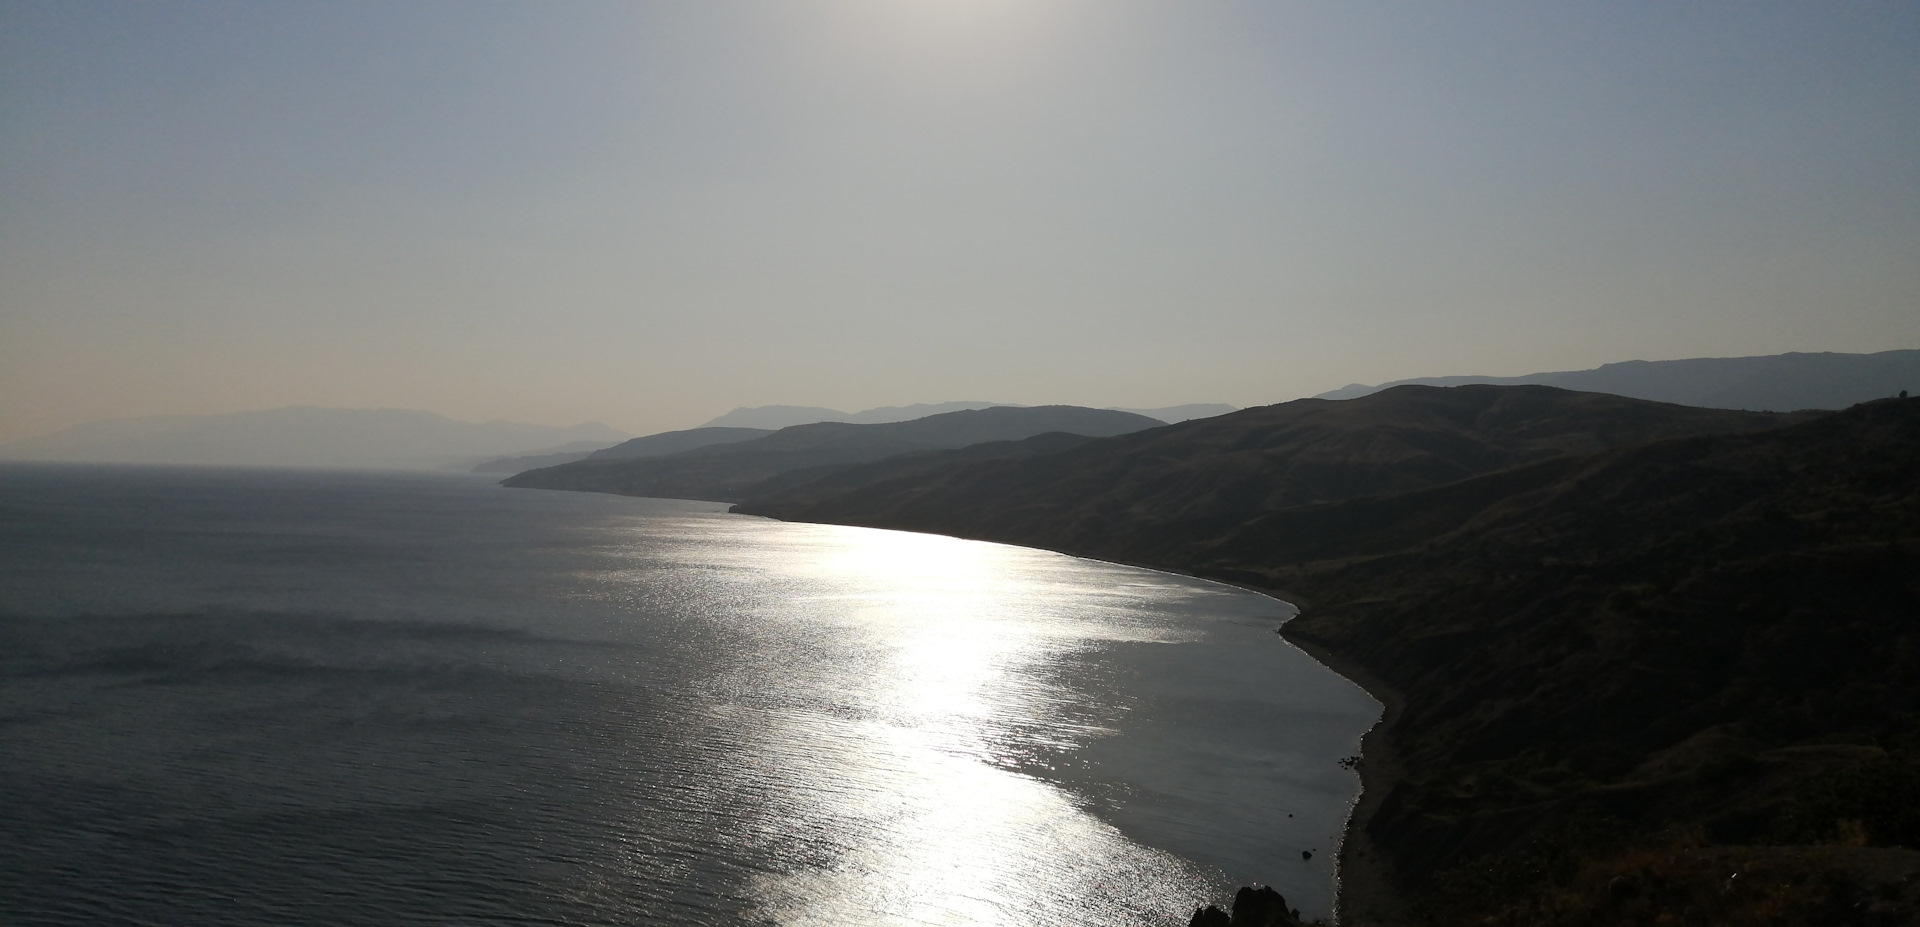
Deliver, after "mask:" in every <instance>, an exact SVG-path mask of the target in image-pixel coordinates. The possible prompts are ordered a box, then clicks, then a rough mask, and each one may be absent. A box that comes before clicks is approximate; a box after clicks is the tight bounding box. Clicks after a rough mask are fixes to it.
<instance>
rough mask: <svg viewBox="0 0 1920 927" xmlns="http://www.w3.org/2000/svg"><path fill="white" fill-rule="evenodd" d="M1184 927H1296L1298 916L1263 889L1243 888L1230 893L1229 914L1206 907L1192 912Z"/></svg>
mask: <svg viewBox="0 0 1920 927" xmlns="http://www.w3.org/2000/svg"><path fill="white" fill-rule="evenodd" d="M1187 927H1300V912H1298V911H1294V910H1292V909H1290V908H1288V907H1287V899H1285V898H1283V897H1281V895H1280V893H1279V892H1276V891H1274V890H1273V889H1272V888H1269V887H1267V886H1265V885H1262V886H1259V887H1257V888H1256V887H1254V886H1251V885H1248V886H1243V887H1241V889H1240V890H1239V891H1237V892H1234V893H1233V913H1232V914H1231V915H1229V914H1228V913H1227V912H1225V911H1222V910H1220V909H1219V908H1216V907H1214V906H1213V905H1207V906H1206V907H1204V908H1196V909H1194V912H1193V920H1191V921H1188V922H1187Z"/></svg>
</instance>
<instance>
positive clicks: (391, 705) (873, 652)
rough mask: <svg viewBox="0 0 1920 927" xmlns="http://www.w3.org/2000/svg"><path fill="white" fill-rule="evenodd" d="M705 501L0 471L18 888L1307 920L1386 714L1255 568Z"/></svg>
mask: <svg viewBox="0 0 1920 927" xmlns="http://www.w3.org/2000/svg"><path fill="white" fill-rule="evenodd" d="M721 508H722V507H720V506H716V505H713V504H710V503H691V502H675V501H668V500H653V499H626V498H618V497H609V496H595V495H591V494H576V493H543V492H526V491H507V490H502V489H499V488H496V487H493V486H491V485H488V484H487V483H484V482H480V481H474V480H463V479H456V478H448V477H424V476H423V477H410V476H398V475H386V474H322V473H299V472H273V471H257V472H252V471H216V470H206V471H201V470H171V469H152V470H148V469H131V468H130V469H116V468H98V469H89V468H61V467H48V468H35V467H27V468H12V469H8V468H0V514H3V515H5V516H6V517H5V518H0V588H4V589H5V590H6V595H5V596H0V721H4V722H5V723H6V724H7V731H8V738H9V747H11V748H12V749H9V750H5V751H0V784H4V785H5V786H6V791H7V792H8V793H9V794H11V795H20V796H28V797H29V800H28V801H25V802H18V803H13V804H5V803H0V831H4V832H6V833H7V834H8V835H9V840H8V841H5V842H0V922H5V923H7V924H8V925H9V927H12V925H15V924H18V925H22V927H41V925H49V927H51V925H65V924H72V923H192V924H198V925H206V927H250V925H253V924H260V923H274V924H285V925H311V927H320V925H328V927H336V925H343V924H353V925H360V924H365V925H379V927H404V925H438V924H449V923H459V924H473V925H503V927H504V925H521V927H525V925H554V927H559V925H574V927H578V925H607V927H612V925H623V927H635V925H647V927H651V925H661V927H665V925H675V927H680V925H712V927H730V925H765V924H783V925H841V924H853V925H861V924H874V925H900V927H909V925H979V927H988V925H992V927H998V925H1003V924H1024V923H1058V924H1075V925H1095V927H1101V925H1123V924H1127V925H1132V924H1174V925H1178V924H1182V923H1185V919H1186V915H1187V914H1188V912H1190V911H1191V910H1192V908H1193V906H1194V905H1195V904H1198V903H1201V902H1204V901H1209V900H1211V901H1220V900H1224V899H1225V898H1226V897H1227V896H1228V895H1230V893H1231V892H1232V890H1233V888H1234V887H1235V886H1237V885H1239V884H1242V883H1246V882H1252V881H1261V882H1268V883H1271V884H1273V885H1275V886H1276V887H1277V888H1279V889H1280V890H1281V891H1282V892H1283V893H1284V894H1286V896H1287V897H1288V899H1289V900H1290V901H1292V902H1293V903H1294V904H1295V905H1297V906H1298V907H1300V908H1301V909H1302V910H1303V911H1304V912H1305V913H1307V914H1308V915H1309V916H1323V915H1324V914H1326V913H1327V912H1328V910H1329V907H1330V904H1331V888H1332V879H1333V871H1332V865H1331V863H1332V857H1333V854H1332V853H1331V848H1332V847H1333V846H1334V844H1335V843H1336V842H1337V841H1338V839H1339V831H1340V828H1341V825H1342V823H1343V821H1344V818H1345V812H1346V809H1347V806H1348V802H1350V801H1351V800H1352V797H1353V792H1354V787H1355V784H1356V783H1355V779H1354V777H1353V774H1352V773H1351V771H1349V770H1346V769H1342V768H1340V767H1339V766H1338V764H1337V760H1338V758H1340V757H1342V756H1345V755H1347V754H1349V753H1351V752H1352V751H1353V749H1354V747H1355V744H1356V742H1357V740H1358V738H1359V736H1360V733H1361V732H1362V731H1363V730H1364V729H1365V727H1366V726H1367V725H1368V724H1370V723H1371V722H1372V720H1373V719H1374V717H1375V716H1376V715H1377V711H1378V706H1377V705H1376V704H1374V703H1373V702H1372V701H1371V700H1370V699H1368V698H1367V697H1366V696H1365V694H1364V693H1362V692H1360V691H1359V690H1358V689H1356V688H1355V687H1354V686H1353V685H1352V684H1351V683H1348V682H1347V681H1345V680H1343V679H1340V678H1339V677H1338V676H1335V675H1333V674H1332V673H1330V672H1328V671H1327V670H1326V669H1325V668H1324V667H1321V666H1319V665H1317V664H1315V663H1313V662H1312V661H1311V660H1310V659H1308V658H1307V657H1306V656H1305V655H1304V654H1301V653H1300V652H1299V651H1297V650H1294V649H1293V648H1291V647H1289V646H1287V645H1286V644H1285V643H1284V642H1282V641H1281V640H1280V639H1279V638H1277V637H1276V636H1274V635H1273V633H1272V630H1273V628H1274V626H1275V625H1276V624H1277V623H1278V622H1279V621H1280V620H1281V619H1282V618H1283V617H1284V615H1285V614H1286V612H1287V610H1286V607H1285V606H1284V605H1282V604H1281V603H1278V602H1275V601H1274V600H1271V599H1267V598H1263V597H1260V596H1255V595H1251V594H1248V593H1245V592H1241V591H1238V590H1233V589H1228V588H1225V587H1221V586H1218V585H1215V584H1210V583H1204V582H1199V581H1194V580H1187V579H1182V578H1179V577H1172V576H1167V575H1164V574H1157V573H1152V572H1148V571H1143V570H1136V569H1131V568H1127V567H1120V566H1115V565H1112V564H1103V563H1096V562H1090V561H1083V560H1075V559H1073V558H1070V557H1065V556H1061V555H1058V554H1051V553H1045V552H1041V551H1033V550H1025V549H1021V548H1014V547H1004V546H998V545H992V544H982V543H976V542H967V541H958V540H953V539H949V538H941V537H932V536H924V535H914V534H903V533H897V532H884V531H870V530H863V529H855V528H839V527H828V526H815V525H799V524H784V523H780V522H774V521H768V520H764V519H757V518H746V517H738V516H732V515H728V514H725V513H724V512H722V511H720V509H721ZM1303 850H1320V851H1322V852H1317V853H1315V854H1314V855H1313V857H1312V858H1311V859H1307V858H1305V857H1303V856H1302V851H1303Z"/></svg>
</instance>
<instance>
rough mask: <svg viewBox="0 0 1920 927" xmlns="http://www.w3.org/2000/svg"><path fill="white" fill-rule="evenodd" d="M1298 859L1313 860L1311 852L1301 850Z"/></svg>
mask: <svg viewBox="0 0 1920 927" xmlns="http://www.w3.org/2000/svg"><path fill="white" fill-rule="evenodd" d="M1300 858H1301V859H1312V858H1313V851H1312V850H1301V851H1300Z"/></svg>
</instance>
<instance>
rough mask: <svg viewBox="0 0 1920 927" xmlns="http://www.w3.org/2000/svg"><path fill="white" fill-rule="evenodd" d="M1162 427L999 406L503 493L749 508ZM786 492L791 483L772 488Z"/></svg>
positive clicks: (819, 432) (546, 474)
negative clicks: (887, 468) (999, 449)
mask: <svg viewBox="0 0 1920 927" xmlns="http://www.w3.org/2000/svg"><path fill="white" fill-rule="evenodd" d="M1162 424H1164V423H1163V422H1161V421H1159V420H1157V419H1153V418H1149V417H1147V416H1144V415H1136V414H1134V413H1131V412H1120V411H1117V410H1112V409H1084V408H1079V407H1077V406H1034V407H1018V406H995V407H991V408H986V409H970V410H962V411H957V412H946V413H941V414H937V415H930V416H926V417H923V418H918V419H914V420H912V421H906V422H888V423H879V424H870V425H862V424H851V423H845V422H815V423H811V424H806V425H795V426H792V427H789V428H783V429H781V430H779V431H776V432H773V433H772V434H767V435H764V436H761V437H755V438H752V439H751V440H745V441H734V442H731V443H724V444H712V445H708V446H704V447H698V448H695V449H693V450H687V451H682V452H679V453H675V454H670V455H666V456H650V457H640V458H629V459H619V458H614V457H598V456H596V457H595V458H592V459H587V460H580V461H576V462H574V463H569V464H563V465H560V466H557V467H548V468H545V469H540V470H533V471H529V472H526V473H521V474H519V475H517V476H514V477H511V478H509V479H507V480H504V481H503V483H504V485H507V486H515V487H523V488H533V489H572V490H583V491H588V492H610V493H619V494H622V495H632V496H660V497H665V498H673V499H711V500H716V501H737V500H740V499H745V498H748V497H749V495H750V494H751V493H753V492H754V491H755V490H756V487H759V486H762V485H763V484H769V481H775V480H777V479H780V478H786V480H791V479H794V478H796V476H797V475H798V474H801V473H803V472H809V471H813V470H815V469H819V468H832V467H836V466H845V465H849V464H861V463H867V462H870V461H876V460H881V459H883V458H888V457H893V456H895V455H900V454H911V453H914V452H917V451H933V450H942V449H950V448H961V447H966V446H968V445H976V444H982V443H986V442H999V441H1019V440H1022V439H1026V438H1031V437H1033V436H1035V435H1043V434H1048V433H1051V432H1065V433H1067V434H1069V435H1082V436H1088V437H1101V436H1107V435H1116V434H1125V433H1128V432H1133V431H1140V430H1142V429H1146V428H1153V427H1157V426H1160V425H1162ZM712 430H713V429H693V430H691V431H689V432H678V433H672V434H680V435H691V436H695V437H698V433H700V432H710V431H712ZM653 437H663V436H653ZM641 440H648V439H641ZM822 472H824V469H823V470H822ZM783 484H784V480H783V481H781V482H776V483H773V484H771V485H783Z"/></svg>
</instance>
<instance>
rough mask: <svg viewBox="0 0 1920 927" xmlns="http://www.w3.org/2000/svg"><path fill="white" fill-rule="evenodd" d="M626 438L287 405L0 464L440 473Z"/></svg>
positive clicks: (19, 452)
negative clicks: (489, 460) (36, 462)
mask: <svg viewBox="0 0 1920 927" xmlns="http://www.w3.org/2000/svg"><path fill="white" fill-rule="evenodd" d="M625 437H627V436H626V435H624V434H621V433H620V432H618V431H615V430H613V429H611V428H608V427H607V426H605V425H602V424H599V423H597V422H589V423H586V424H581V425H573V426H570V427H565V428H561V427H555V426H551V425H529V424H523V423H518V422H460V421H455V420H453V419H450V418H447V417H445V416H443V415H436V414H434V413H432V412H423V411H420V410H417V409H325V408H317V407H312V406H288V407H286V408H281V409H268V410H263V411H258V412H234V413H230V414H226V415H182V416H165V417H156V418H140V419H125V420H120V421H111V422H95V423H93V424H89V425H82V426H79V427H77V428H70V429H67V430H65V431H61V432H56V433H54V434H50V435H43V436H40V437H36V438H24V439H21V440H17V441H9V442H7V443H6V444H4V445H0V458H4V459H10V460H49V461H77V462H88V463H152V464H193V465H211V466H256V467H334V468H367V469H408V470H423V469H444V468H448V467H460V468H465V467H470V466H472V465H474V464H475V463H478V462H480V461H482V460H485V459H487V458H491V457H502V456H506V455H511V454H525V453H530V452H535V451H542V450H548V449H552V448H554V447H555V446H558V445H565V444H569V443H574V442H590V443H591V444H593V445H598V446H605V445H608V444H612V443H614V442H616V441H619V440H622V439H624V438H625Z"/></svg>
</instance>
